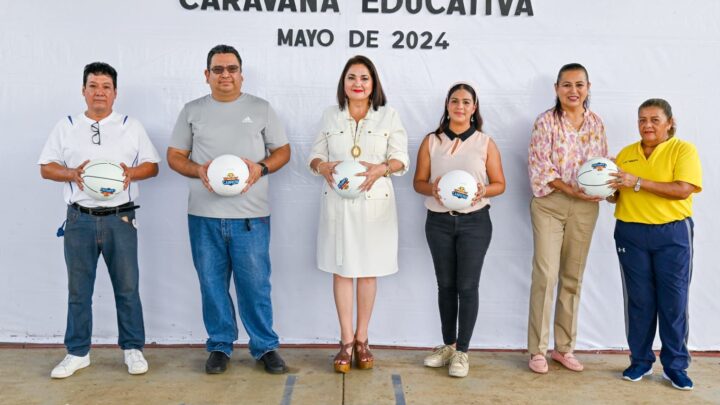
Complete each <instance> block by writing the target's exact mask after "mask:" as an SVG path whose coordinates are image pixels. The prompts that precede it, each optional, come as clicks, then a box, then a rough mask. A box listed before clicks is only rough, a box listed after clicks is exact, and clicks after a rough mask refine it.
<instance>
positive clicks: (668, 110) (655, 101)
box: [638, 98, 677, 138]
mask: <svg viewBox="0 0 720 405" xmlns="http://www.w3.org/2000/svg"><path fill="white" fill-rule="evenodd" d="M648 107H658V108H660V109H661V110H663V112H664V113H665V116H666V117H667V119H669V120H672V126H671V127H670V129H668V137H669V138H672V137H673V136H675V130H676V129H677V127H676V126H675V120H674V119H673V113H672V107H670V103H668V102H667V101H666V100H664V99H662V98H651V99H648V100H645V101H643V103H642V104H640V107H638V114H640V110H642V109H643V108H648Z"/></svg>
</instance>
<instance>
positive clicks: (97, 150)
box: [38, 62, 160, 378]
mask: <svg viewBox="0 0 720 405" xmlns="http://www.w3.org/2000/svg"><path fill="white" fill-rule="evenodd" d="M82 93H83V96H84V97H85V103H86V104H87V110H86V111H85V112H84V113H82V114H77V115H73V116H70V115H68V116H67V117H65V118H63V119H61V120H60V122H58V124H57V125H55V128H54V129H53V131H52V132H51V133H50V137H49V138H48V140H47V142H46V143H45V147H44V148H43V150H42V153H41V155H40V159H38V164H39V165H40V174H41V175H42V177H43V178H45V179H49V180H54V181H58V182H63V183H65V185H64V190H63V191H64V192H63V194H64V197H65V202H66V203H67V205H68V208H67V220H66V222H65V224H64V228H65V229H64V231H63V230H62V228H61V229H60V231H59V232H58V235H62V234H63V232H64V237H65V240H64V245H65V263H66V265H67V274H68V290H69V291H68V315H67V328H66V330H65V347H66V348H67V352H68V354H67V355H66V356H65V358H64V359H63V360H62V361H61V362H60V363H59V364H58V365H57V366H56V367H55V368H54V369H53V370H52V372H51V374H50V376H51V377H52V378H66V377H69V376H71V375H73V373H75V371H77V370H79V369H81V368H85V367H87V366H89V365H90V339H91V336H92V294H93V288H94V285H95V274H96V268H97V262H98V258H99V256H100V254H101V253H102V256H103V259H104V260H105V263H106V264H107V268H108V272H109V274H110V280H111V282H112V286H113V291H114V293H115V306H116V310H117V322H118V331H119V338H118V344H119V345H120V348H121V349H122V350H123V354H124V359H125V364H126V365H127V367H128V372H129V373H130V374H143V373H145V372H147V370H148V364H147V361H146V360H145V358H144V356H143V353H142V349H143V346H144V345H145V327H144V325H143V314H142V305H141V303H140V294H139V292H138V259H137V225H136V221H135V210H136V209H137V208H139V206H138V205H135V203H134V201H135V199H136V198H137V196H138V187H137V185H136V184H135V183H134V182H136V181H138V180H143V179H146V178H149V177H153V176H155V175H157V173H158V165H157V163H158V162H159V161H160V157H159V155H158V153H157V150H156V149H155V147H154V146H153V145H152V143H151V142H150V139H149V138H148V136H147V133H146V132H145V129H144V128H143V126H142V124H140V122H138V121H137V120H135V119H133V118H130V117H128V116H127V115H122V114H118V113H116V112H113V109H112V108H113V103H114V101H115V97H116V96H117V72H116V71H115V69H114V68H113V67H112V66H110V65H108V64H106V63H101V62H94V63H91V64H89V65H87V66H85V70H84V72H83V87H82ZM91 159H104V160H109V161H113V162H117V163H119V164H120V165H121V166H122V167H123V169H124V174H125V184H124V188H123V191H122V192H120V193H119V194H117V195H116V196H115V197H114V198H112V199H110V200H106V201H98V200H95V199H93V198H92V197H90V195H88V194H86V193H85V192H84V191H83V188H84V187H83V180H82V178H81V175H82V174H83V168H84V167H85V165H86V164H87V163H88V161H90V160H91Z"/></svg>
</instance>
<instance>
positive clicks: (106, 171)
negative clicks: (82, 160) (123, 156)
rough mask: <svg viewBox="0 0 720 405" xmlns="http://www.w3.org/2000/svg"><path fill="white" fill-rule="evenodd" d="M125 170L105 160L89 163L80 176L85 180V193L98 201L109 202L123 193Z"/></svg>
mask: <svg viewBox="0 0 720 405" xmlns="http://www.w3.org/2000/svg"><path fill="white" fill-rule="evenodd" d="M123 173H124V170H123V168H122V167H121V166H120V165H119V164H117V163H115V162H111V161H108V160H103V159H94V160H91V161H89V162H88V163H87V164H86V165H85V168H84V169H83V174H82V175H81V176H80V177H82V180H83V191H85V194H87V195H89V196H90V197H92V198H93V199H95V200H98V201H108V200H112V199H113V198H115V196H116V195H118V194H120V193H121V192H122V191H123V182H124V181H125V175H124V174H123Z"/></svg>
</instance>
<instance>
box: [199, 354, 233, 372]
mask: <svg viewBox="0 0 720 405" xmlns="http://www.w3.org/2000/svg"><path fill="white" fill-rule="evenodd" d="M229 361H230V357H228V355H227V354H225V353H223V352H218V351H214V352H210V356H209V357H208V359H207V361H206V362H205V372H206V373H208V374H222V373H224V372H225V370H227V365H228V362H229Z"/></svg>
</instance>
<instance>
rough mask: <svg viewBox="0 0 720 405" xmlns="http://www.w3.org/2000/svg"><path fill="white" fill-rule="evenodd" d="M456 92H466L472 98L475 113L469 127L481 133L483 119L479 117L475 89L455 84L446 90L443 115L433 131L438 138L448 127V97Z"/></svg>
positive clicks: (467, 85) (462, 84)
mask: <svg viewBox="0 0 720 405" xmlns="http://www.w3.org/2000/svg"><path fill="white" fill-rule="evenodd" d="M458 90H467V91H468V93H470V95H471V96H472V99H473V103H474V104H475V112H474V113H473V116H472V119H471V120H470V125H471V126H473V127H475V129H476V130H478V131H480V132H482V125H483V119H482V116H481V115H480V106H479V105H478V101H477V94H475V89H474V88H473V87H472V86H471V85H469V84H467V83H457V84H455V85H453V86H452V87H450V90H448V93H447V96H445V106H444V108H443V110H444V111H443V115H442V118H440V125H438V127H437V129H436V130H435V136H437V137H438V139H439V138H440V134H442V133H443V132H445V130H446V129H447V128H448V126H449V125H450V114H448V109H447V105H448V103H449V102H450V97H451V96H452V94H453V93H455V92H456V91H458Z"/></svg>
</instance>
